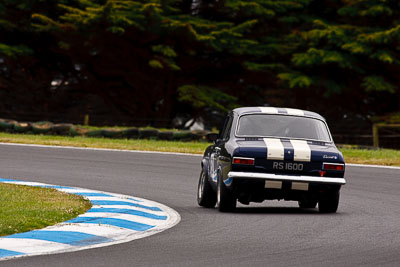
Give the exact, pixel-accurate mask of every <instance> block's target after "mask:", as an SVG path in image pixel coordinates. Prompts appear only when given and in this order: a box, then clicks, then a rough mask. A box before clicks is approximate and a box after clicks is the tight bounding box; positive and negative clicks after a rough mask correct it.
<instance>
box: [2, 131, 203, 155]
mask: <svg viewBox="0 0 400 267" xmlns="http://www.w3.org/2000/svg"><path fill="white" fill-rule="evenodd" d="M0 142H3V143H19V144H38V145H53V146H75V147H93V148H111V149H127V150H144V151H162V152H180V153H194V154H202V153H204V150H205V148H206V147H207V146H208V145H209V144H208V143H204V142H181V141H161V140H147V139H110V138H102V137H100V138H96V137H78V136H76V137H66V136H55V135H31V134H10V133H0Z"/></svg>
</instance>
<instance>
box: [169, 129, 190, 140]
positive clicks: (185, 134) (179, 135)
mask: <svg viewBox="0 0 400 267" xmlns="http://www.w3.org/2000/svg"><path fill="white" fill-rule="evenodd" d="M173 140H177V141H191V140H192V133H191V132H190V131H179V132H174V137H173Z"/></svg>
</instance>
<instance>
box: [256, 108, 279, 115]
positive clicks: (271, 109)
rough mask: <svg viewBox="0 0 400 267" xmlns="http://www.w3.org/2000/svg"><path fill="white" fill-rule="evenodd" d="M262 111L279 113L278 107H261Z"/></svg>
mask: <svg viewBox="0 0 400 267" xmlns="http://www.w3.org/2000/svg"><path fill="white" fill-rule="evenodd" d="M260 109H261V112H262V113H270V114H278V109H277V108H274V107H260Z"/></svg>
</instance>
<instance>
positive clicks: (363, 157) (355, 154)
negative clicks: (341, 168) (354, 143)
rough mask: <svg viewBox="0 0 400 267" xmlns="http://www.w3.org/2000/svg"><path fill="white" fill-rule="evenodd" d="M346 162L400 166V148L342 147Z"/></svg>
mask: <svg viewBox="0 0 400 267" xmlns="http://www.w3.org/2000/svg"><path fill="white" fill-rule="evenodd" d="M340 150H341V151H342V153H343V156H344V159H345V161H346V163H357V164H374V165H385V166H400V150H393V149H377V150H369V149H357V148H340Z"/></svg>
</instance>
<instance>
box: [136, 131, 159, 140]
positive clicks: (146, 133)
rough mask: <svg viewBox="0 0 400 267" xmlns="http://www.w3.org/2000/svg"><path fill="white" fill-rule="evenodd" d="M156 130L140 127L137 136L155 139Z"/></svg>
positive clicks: (156, 135)
mask: <svg viewBox="0 0 400 267" xmlns="http://www.w3.org/2000/svg"><path fill="white" fill-rule="evenodd" d="M157 137H158V130H156V129H140V130H139V138H141V139H157Z"/></svg>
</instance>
